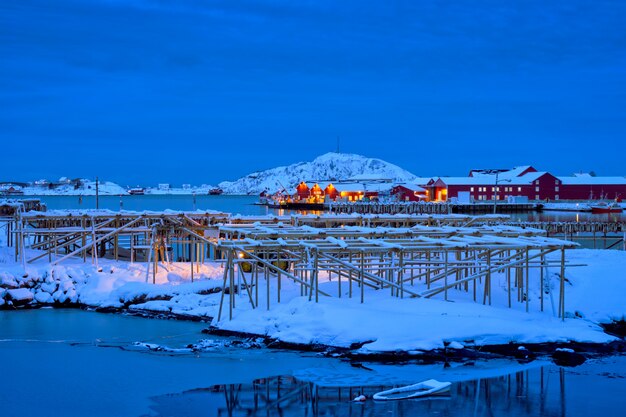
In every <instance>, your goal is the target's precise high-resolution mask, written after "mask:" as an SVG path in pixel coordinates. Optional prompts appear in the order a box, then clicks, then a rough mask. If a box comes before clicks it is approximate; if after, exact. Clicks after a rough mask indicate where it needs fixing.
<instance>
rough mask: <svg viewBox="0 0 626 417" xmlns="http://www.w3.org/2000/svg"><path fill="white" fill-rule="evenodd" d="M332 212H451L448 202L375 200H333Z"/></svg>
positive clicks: (330, 205) (329, 205)
mask: <svg viewBox="0 0 626 417" xmlns="http://www.w3.org/2000/svg"><path fill="white" fill-rule="evenodd" d="M326 205H327V206H328V211H329V212H331V213H347V214H349V213H358V214H449V213H451V211H450V205H449V204H447V203H417V202H398V203H375V202H349V203H347V202H333V203H326Z"/></svg>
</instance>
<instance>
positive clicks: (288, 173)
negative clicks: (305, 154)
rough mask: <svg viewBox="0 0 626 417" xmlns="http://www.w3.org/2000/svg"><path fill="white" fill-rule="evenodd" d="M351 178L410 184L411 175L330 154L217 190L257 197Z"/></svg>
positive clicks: (362, 159)
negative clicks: (302, 183) (266, 192)
mask: <svg viewBox="0 0 626 417" xmlns="http://www.w3.org/2000/svg"><path fill="white" fill-rule="evenodd" d="M354 177H360V179H367V177H370V178H372V177H377V178H387V179H391V180H393V181H398V182H407V181H411V180H413V179H414V178H415V175H413V174H411V173H410V172H408V171H406V170H404V169H402V168H400V167H399V166H397V165H393V164H390V163H389V162H385V161H383V160H381V159H375V158H366V157H364V156H361V155H354V154H345V153H334V152H330V153H327V154H324V155H322V156H319V157H317V158H315V159H314V160H313V161H312V162H299V163H297V164H293V165H289V166H284V167H278V168H272V169H268V170H266V171H260V172H253V173H251V174H249V175H246V176H245V177H243V178H240V179H238V180H236V181H224V182H221V183H220V184H219V186H220V188H221V189H222V190H224V193H226V194H258V193H260V192H262V191H263V190H269V191H270V192H274V191H277V190H281V189H283V188H286V189H287V190H290V191H291V190H293V189H294V188H295V187H296V186H297V185H298V184H299V183H300V181H317V180H332V181H337V180H346V179H349V178H354Z"/></svg>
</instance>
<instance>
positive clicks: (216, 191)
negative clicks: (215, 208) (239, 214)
mask: <svg viewBox="0 0 626 417" xmlns="http://www.w3.org/2000/svg"><path fill="white" fill-rule="evenodd" d="M223 192H224V190H222V189H221V188H219V187H216V188H211V189H210V190H209V195H220V194H222V193H223Z"/></svg>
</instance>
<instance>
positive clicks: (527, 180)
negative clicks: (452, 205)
mask: <svg viewBox="0 0 626 417" xmlns="http://www.w3.org/2000/svg"><path fill="white" fill-rule="evenodd" d="M546 174H547V172H545V171H540V172H529V173H527V174H524V175H522V176H521V177H510V176H505V177H502V176H498V185H499V186H503V185H506V184H511V185H528V184H532V182H533V181H535V180H536V179H537V178H540V177H542V176H544V175H546ZM439 179H440V180H441V181H443V182H444V183H445V184H446V185H486V186H490V185H491V186H495V183H496V177H495V176H494V175H479V176H477V177H439Z"/></svg>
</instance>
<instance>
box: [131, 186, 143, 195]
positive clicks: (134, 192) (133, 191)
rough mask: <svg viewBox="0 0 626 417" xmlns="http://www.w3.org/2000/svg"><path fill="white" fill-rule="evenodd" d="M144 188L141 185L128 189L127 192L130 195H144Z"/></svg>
mask: <svg viewBox="0 0 626 417" xmlns="http://www.w3.org/2000/svg"><path fill="white" fill-rule="evenodd" d="M145 192H146V190H145V189H144V188H141V187H135V188H131V189H130V190H128V194H130V195H144V194H145Z"/></svg>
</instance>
